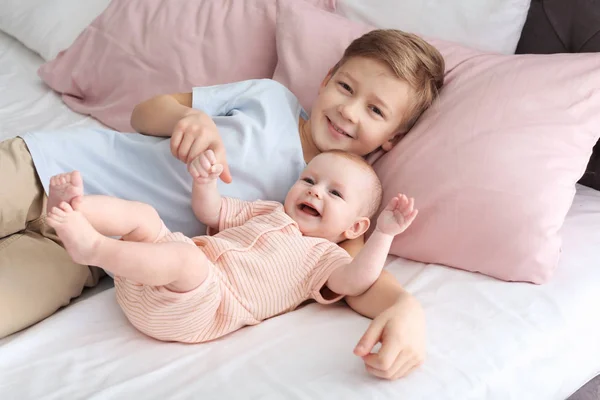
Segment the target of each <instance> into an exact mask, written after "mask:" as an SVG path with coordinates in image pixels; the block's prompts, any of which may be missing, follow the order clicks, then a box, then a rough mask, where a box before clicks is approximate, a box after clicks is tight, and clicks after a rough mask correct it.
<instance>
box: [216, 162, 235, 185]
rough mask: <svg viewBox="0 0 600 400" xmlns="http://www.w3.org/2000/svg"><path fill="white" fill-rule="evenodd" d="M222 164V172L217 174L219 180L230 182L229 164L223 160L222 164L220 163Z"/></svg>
mask: <svg viewBox="0 0 600 400" xmlns="http://www.w3.org/2000/svg"><path fill="white" fill-rule="evenodd" d="M222 166H223V172H221V175H219V177H220V178H221V180H222V181H223V182H225V183H231V180H232V179H231V172H229V165H227V161H225V163H224V164H222Z"/></svg>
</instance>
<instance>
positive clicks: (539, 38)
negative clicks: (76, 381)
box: [516, 0, 600, 190]
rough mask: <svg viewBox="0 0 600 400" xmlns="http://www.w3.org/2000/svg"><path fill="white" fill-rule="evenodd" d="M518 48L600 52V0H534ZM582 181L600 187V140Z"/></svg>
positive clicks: (519, 51) (524, 50)
mask: <svg viewBox="0 0 600 400" xmlns="http://www.w3.org/2000/svg"><path fill="white" fill-rule="evenodd" d="M516 52H517V54H528V53H531V54H550V53H582V52H600V0H532V1H531V6H530V8H529V13H528V15H527V21H526V22H525V26H524V27H523V32H522V33H521V39H520V40H519V44H518V46H517V51H516ZM599 129H600V128H599ZM580 183H581V184H583V185H586V186H589V187H593V188H595V189H598V190H600V142H598V144H596V146H595V147H594V153H593V155H592V157H591V158H590V162H589V164H588V167H587V170H586V172H585V174H584V175H583V177H582V178H581V180H580Z"/></svg>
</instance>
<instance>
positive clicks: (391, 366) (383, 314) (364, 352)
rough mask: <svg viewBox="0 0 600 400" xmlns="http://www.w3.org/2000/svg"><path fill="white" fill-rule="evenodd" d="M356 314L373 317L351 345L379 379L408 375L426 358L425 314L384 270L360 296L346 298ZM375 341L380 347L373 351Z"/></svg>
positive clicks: (412, 298)
mask: <svg viewBox="0 0 600 400" xmlns="http://www.w3.org/2000/svg"><path fill="white" fill-rule="evenodd" d="M345 300H346V303H348V305H349V306H350V307H351V308H352V309H353V310H354V311H356V312H357V313H359V314H361V315H364V316H365V317H368V318H374V319H373V321H371V324H370V325H369V327H368V328H367V330H366V332H365V333H364V334H363V336H362V337H361V338H360V340H359V342H358V344H357V345H356V347H355V348H354V354H356V355H357V356H359V357H361V358H362V359H363V362H364V363H365V367H366V369H367V371H368V372H369V373H370V374H372V375H375V376H377V377H379V378H384V379H391V380H394V379H398V378H402V377H404V376H406V375H408V374H409V373H410V372H412V371H413V370H414V369H415V368H417V367H418V366H419V365H421V364H422V363H423V360H424V359H425V314H424V312H423V308H422V307H421V305H420V304H419V302H418V301H417V299H415V298H414V297H413V296H412V295H411V294H410V293H408V292H406V291H405V290H404V289H403V288H402V287H401V286H400V283H398V281H397V280H396V279H395V278H394V276H393V275H392V274H391V273H389V272H388V271H386V270H383V271H382V272H381V275H380V276H379V279H378V280H377V281H376V282H375V283H374V284H373V286H371V287H370V288H369V290H367V291H366V292H365V293H363V294H362V295H360V296H357V297H345ZM377 343H381V347H380V348H379V350H377V352H372V351H373V348H374V347H375V345H376V344H377Z"/></svg>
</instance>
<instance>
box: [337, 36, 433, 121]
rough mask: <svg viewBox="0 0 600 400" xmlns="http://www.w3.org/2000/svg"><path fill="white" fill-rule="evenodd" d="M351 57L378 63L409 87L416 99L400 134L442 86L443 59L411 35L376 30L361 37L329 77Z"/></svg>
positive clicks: (429, 46)
mask: <svg viewBox="0 0 600 400" xmlns="http://www.w3.org/2000/svg"><path fill="white" fill-rule="evenodd" d="M353 57H366V58H370V59H373V60H377V61H381V62H383V63H385V64H386V65H388V66H389V67H390V68H391V69H392V71H394V74H395V75H396V76H397V77H398V78H399V79H402V80H404V81H406V82H408V84H409V85H410V86H411V88H412V90H413V92H414V94H415V96H414V98H413V100H412V104H410V105H409V109H408V112H407V115H405V116H404V118H403V121H402V124H401V126H400V130H401V131H402V132H408V130H409V129H410V128H412V126H413V125H414V124H415V122H417V119H419V117H420V116H421V114H423V112H424V111H425V110H426V109H427V108H429V106H430V105H431V104H432V103H433V101H434V100H435V99H436V98H437V96H438V94H439V90H440V89H441V87H442V85H443V83H444V69H445V63H444V58H443V57H442V55H441V54H440V52H439V51H438V50H437V49H436V48H435V47H434V46H432V45H430V44H429V43H427V42H426V41H425V40H423V39H421V38H420V37H419V36H417V35H414V34H412V33H406V32H402V31H399V30H397V29H376V30H373V31H371V32H368V33H366V34H364V35H362V36H361V37H359V38H357V39H355V40H354V41H353V42H352V43H350V45H349V46H348V47H347V48H346V50H345V51H344V55H343V56H342V58H341V60H340V61H338V63H337V64H336V65H335V66H334V67H333V69H332V71H331V75H333V74H335V72H336V71H337V70H338V69H339V68H340V67H341V66H342V65H343V64H344V63H345V62H346V61H348V60H349V59H351V58H353Z"/></svg>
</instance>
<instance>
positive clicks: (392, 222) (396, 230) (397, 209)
mask: <svg viewBox="0 0 600 400" xmlns="http://www.w3.org/2000/svg"><path fill="white" fill-rule="evenodd" d="M417 212H418V211H417V210H415V209H414V200H413V199H412V198H411V199H408V198H407V197H406V196H405V195H401V194H398V196H396V197H394V198H392V199H391V200H390V202H389V203H388V205H387V207H386V208H385V210H383V212H382V213H381V215H379V218H378V219H377V227H376V228H375V231H374V232H373V234H372V235H371V237H369V240H367V243H365V246H364V247H363V248H362V249H361V250H360V251H359V252H358V254H357V255H356V257H354V260H352V262H351V263H349V264H346V265H344V266H342V267H339V268H337V269H335V270H334V271H333V272H332V273H331V275H330V276H329V279H328V280H327V287H328V288H329V289H330V290H332V291H333V292H335V293H338V294H342V295H346V296H358V295H360V294H362V293H364V292H365V291H366V290H367V289H368V288H369V287H371V285H372V284H373V283H374V282H375V281H376V280H377V278H378V277H379V275H380V274H381V270H382V269H383V265H384V263H385V259H386V258H387V255H388V253H389V251H390V246H391V245H392V241H393V240H394V237H395V236H396V235H398V234H400V233H402V232H404V231H405V230H406V229H407V228H408V227H409V226H410V224H412V222H413V220H414V219H415V217H416V216H417Z"/></svg>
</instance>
